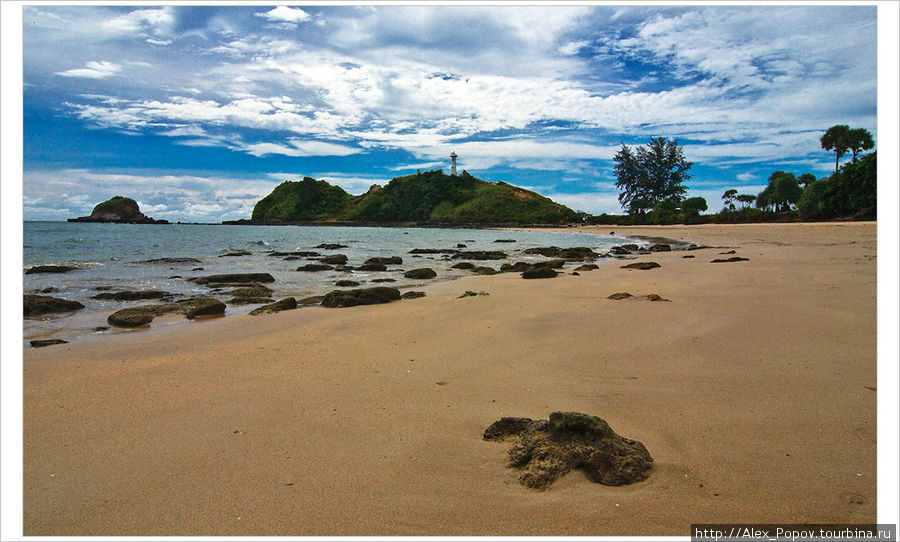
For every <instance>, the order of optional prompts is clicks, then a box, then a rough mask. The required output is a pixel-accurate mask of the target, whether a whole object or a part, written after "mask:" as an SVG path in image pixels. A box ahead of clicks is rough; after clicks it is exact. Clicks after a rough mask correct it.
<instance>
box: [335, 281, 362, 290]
mask: <svg viewBox="0 0 900 542" xmlns="http://www.w3.org/2000/svg"><path fill="white" fill-rule="evenodd" d="M334 285H335V286H340V287H341V288H352V287H353V286H359V283H358V282H356V281H355V280H339V281H337V282H335V283H334Z"/></svg>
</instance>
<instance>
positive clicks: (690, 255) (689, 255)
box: [682, 254, 696, 258]
mask: <svg viewBox="0 0 900 542" xmlns="http://www.w3.org/2000/svg"><path fill="white" fill-rule="evenodd" d="M682 258H696V256H694V255H693V254H685V255H684V256H682Z"/></svg>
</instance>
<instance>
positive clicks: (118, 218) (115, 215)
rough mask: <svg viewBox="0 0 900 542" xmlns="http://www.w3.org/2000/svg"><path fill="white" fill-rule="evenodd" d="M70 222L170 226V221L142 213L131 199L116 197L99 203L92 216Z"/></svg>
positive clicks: (72, 219) (71, 219)
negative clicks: (155, 218) (156, 218)
mask: <svg viewBox="0 0 900 542" xmlns="http://www.w3.org/2000/svg"><path fill="white" fill-rule="evenodd" d="M69 222H114V223H116V224H168V223H169V221H168V220H154V219H152V218H150V217H149V216H146V215H145V214H144V213H142V212H141V209H140V208H139V207H138V204H137V202H136V201H134V200H133V199H131V198H125V197H122V196H114V197H112V198H110V199H108V200H106V201H104V202H103V203H98V204H97V205H96V206H95V207H94V210H93V211H92V212H91V214H90V216H80V217H78V218H70V219H69Z"/></svg>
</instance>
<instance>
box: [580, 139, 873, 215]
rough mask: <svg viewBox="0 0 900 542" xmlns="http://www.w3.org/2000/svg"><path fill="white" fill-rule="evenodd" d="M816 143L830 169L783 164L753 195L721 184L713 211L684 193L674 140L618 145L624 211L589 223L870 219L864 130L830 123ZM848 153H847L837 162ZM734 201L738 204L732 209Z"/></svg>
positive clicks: (685, 164) (686, 169)
mask: <svg viewBox="0 0 900 542" xmlns="http://www.w3.org/2000/svg"><path fill="white" fill-rule="evenodd" d="M819 142H820V144H821V147H822V149H824V150H826V151H829V152H834V153H835V172H834V173H833V174H831V175H829V176H827V177H823V178H821V179H817V178H816V176H815V175H813V174H811V173H803V174H801V175H800V176H799V177H797V176H795V175H794V173H790V172H787V171H783V170H778V171H775V172H773V173H772V174H771V175H770V176H769V179H768V185H767V186H766V188H765V189H764V190H763V191H762V192H760V193H759V194H756V195H754V194H741V193H738V191H737V190H736V189H728V190H726V191H725V193H724V194H723V195H722V200H723V202H724V208H723V209H722V211H721V212H719V213H716V214H713V215H701V213H702V212H703V211H706V210H707V209H708V204H707V202H706V200H705V199H704V198H701V197H693V198H686V197H685V195H686V193H687V189H686V188H685V186H684V183H685V181H687V180H689V179H690V178H691V174H690V169H691V167H692V166H693V162H690V161H688V160H687V159H686V158H685V156H684V150H683V149H682V147H681V146H680V145H679V144H678V142H677V141H674V140H672V141H670V140H668V139H667V138H664V137H652V138H650V143H649V144H648V145H647V146H639V147H636V148H634V149H632V148H630V147H628V146H627V145H625V144H624V143H623V144H622V147H621V148H620V149H619V151H618V152H617V153H616V155H615V157H614V158H613V161H614V162H615V168H614V173H615V175H616V179H617V180H616V188H618V189H619V190H620V193H619V203H620V204H621V205H622V207H623V208H624V209H625V211H626V213H627V216H624V217H623V216H619V215H607V214H603V215H599V216H590V215H587V213H582V212H579V215H580V216H581V217H582V218H583V219H584V220H585V221H586V222H589V223H594V224H623V223H626V224H671V223H684V224H695V223H699V222H767V221H774V220H823V219H825V220H828V219H837V218H854V219H874V218H875V216H876V203H877V202H876V196H877V169H878V167H877V151H874V152H872V153H869V154H865V155H863V154H862V153H863V152H865V151H868V150H870V149H872V148H874V146H875V143H874V139H873V138H872V134H870V133H869V131H868V130H866V129H864V128H850V127H849V126H847V125H845V124H841V125H836V126H832V127H831V128H829V129H828V130H826V131H825V133H824V134H823V135H822V137H821V138H820V141H819ZM847 153H851V155H852V159H851V160H850V161H849V162H846V163H845V164H843V165H840V159H841V157H843V156H844V155H846V154H847ZM738 206H740V207H738Z"/></svg>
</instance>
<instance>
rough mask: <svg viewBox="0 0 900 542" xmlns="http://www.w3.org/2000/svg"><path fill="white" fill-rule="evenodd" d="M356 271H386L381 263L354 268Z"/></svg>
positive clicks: (385, 267)
mask: <svg viewBox="0 0 900 542" xmlns="http://www.w3.org/2000/svg"><path fill="white" fill-rule="evenodd" d="M356 270H357V271H387V266H386V265H384V264H383V263H367V264H363V265H361V266H359V267H357V268H356Z"/></svg>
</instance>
